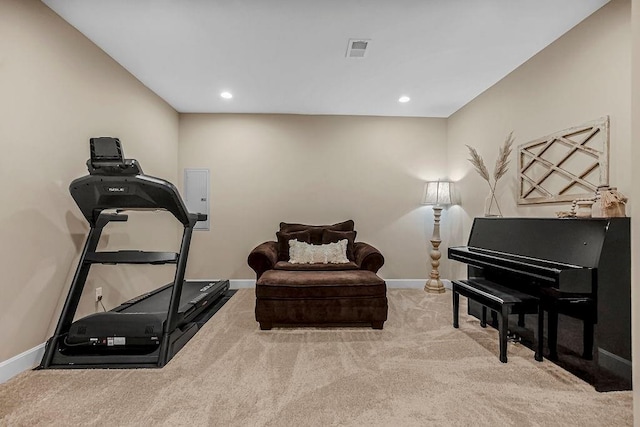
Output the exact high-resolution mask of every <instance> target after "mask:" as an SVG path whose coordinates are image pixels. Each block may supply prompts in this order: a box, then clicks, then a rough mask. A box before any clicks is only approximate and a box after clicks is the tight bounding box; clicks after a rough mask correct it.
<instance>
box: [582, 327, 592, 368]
mask: <svg viewBox="0 0 640 427" xmlns="http://www.w3.org/2000/svg"><path fill="white" fill-rule="evenodd" d="M582 333H583V336H582V358H583V359H586V360H592V359H593V322H591V321H590V320H585V321H584V325H583V332H582Z"/></svg>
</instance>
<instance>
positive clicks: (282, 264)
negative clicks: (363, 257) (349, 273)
mask: <svg viewBox="0 0 640 427" xmlns="http://www.w3.org/2000/svg"><path fill="white" fill-rule="evenodd" d="M273 268H274V269H275V270H287V271H339V270H358V269H359V267H358V264H356V263H355V262H353V261H349V262H347V263H344V264H324V263H322V264H320V263H316V264H292V263H290V262H288V261H278V262H277V263H276V264H275V265H274V266H273Z"/></svg>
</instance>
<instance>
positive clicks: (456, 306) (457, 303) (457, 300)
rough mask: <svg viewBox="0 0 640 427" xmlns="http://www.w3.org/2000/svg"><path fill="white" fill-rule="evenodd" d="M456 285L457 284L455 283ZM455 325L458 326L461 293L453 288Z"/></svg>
mask: <svg viewBox="0 0 640 427" xmlns="http://www.w3.org/2000/svg"><path fill="white" fill-rule="evenodd" d="M454 286H455V285H454ZM452 294H453V327H454V328H457V327H458V326H459V325H458V309H459V308H460V294H459V293H458V292H457V291H456V290H455V288H454V289H453V292H452Z"/></svg>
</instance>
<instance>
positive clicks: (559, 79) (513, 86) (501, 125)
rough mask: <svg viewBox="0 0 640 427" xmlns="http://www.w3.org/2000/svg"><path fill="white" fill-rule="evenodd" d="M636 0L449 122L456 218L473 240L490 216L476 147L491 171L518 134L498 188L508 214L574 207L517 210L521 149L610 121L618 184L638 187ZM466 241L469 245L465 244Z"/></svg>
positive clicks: (575, 32)
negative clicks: (478, 222)
mask: <svg viewBox="0 0 640 427" xmlns="http://www.w3.org/2000/svg"><path fill="white" fill-rule="evenodd" d="M629 12H630V2H629V1H627V0H615V1H612V2H611V3H609V4H607V5H606V6H604V7H603V8H602V9H600V10H599V11H597V12H596V13H595V14H593V15H592V16H591V17H589V18H588V19H586V20H585V21H584V22H582V23H580V24H579V25H578V26H576V27H575V28H573V29H572V30H571V31H570V32H568V33H567V34H565V35H564V36H563V37H561V38H560V39H558V40H557V41H556V42H555V43H553V44H552V45H551V46H549V47H547V48H546V49H544V50H543V51H541V52H540V53H538V54H537V55H536V56H534V57H533V58H532V59H530V60H529V61H527V62H526V63H525V64H523V65H522V66H520V67H519V68H518V69H517V70H515V71H514V72H512V73H511V74H509V75H508V76H507V77H505V78H504V79H503V80H501V81H500V82H498V83H497V84H496V85H494V86H493V87H491V88H490V89H488V90H487V91H485V92H484V93H483V94H481V95H480V96H478V97H477V98H476V99H474V100H473V101H472V102H470V103H469V104H467V105H466V106H465V107H463V108H462V109H460V110H459V111H457V112H456V113H455V114H453V115H452V116H451V117H449V119H448V121H447V132H448V140H447V142H448V150H449V151H448V153H449V154H448V157H449V168H450V174H451V175H452V177H453V178H455V179H459V180H460V183H461V186H460V187H461V189H462V198H463V208H464V213H463V214H462V215H460V217H459V218H456V220H457V221H458V222H459V223H461V224H462V228H463V230H464V231H463V232H462V234H461V236H467V235H468V232H469V230H470V225H471V221H472V218H473V217H474V216H479V215H482V214H483V207H484V197H485V196H486V194H487V192H488V190H487V184H486V182H485V181H483V180H482V179H481V178H480V177H479V176H478V175H477V173H476V172H475V171H474V170H473V169H472V166H471V164H470V163H469V162H468V161H467V159H468V152H467V148H466V147H465V144H469V145H471V146H473V147H475V148H476V149H477V150H478V152H479V153H480V154H481V155H482V156H483V157H484V159H485V161H486V162H487V165H488V167H489V168H490V170H493V165H494V164H495V160H496V158H497V155H498V148H499V147H500V146H501V145H502V143H503V141H504V139H505V137H506V136H507V135H508V133H509V132H510V131H512V130H513V131H514V136H515V138H516V142H515V144H514V151H513V153H512V155H511V164H510V168H509V172H508V173H507V175H506V176H505V177H504V178H502V180H501V181H500V183H499V185H498V197H499V201H500V205H501V208H502V210H503V214H504V215H505V216H543V217H546V216H554V215H555V212H556V211H559V210H568V209H569V208H570V204H560V205H557V204H555V205H533V206H531V205H530V206H528V207H519V206H517V198H518V197H517V193H518V187H517V185H518V184H517V178H516V175H517V174H516V172H517V163H516V162H517V158H516V152H517V145H520V144H523V143H526V142H528V141H531V140H534V139H536V138H539V137H543V136H545V135H548V134H550V133H553V132H555V131H559V130H562V129H566V128H569V127H572V126H577V125H580V124H582V123H584V122H587V121H590V120H594V119H597V118H599V117H603V116H606V115H609V116H610V126H611V130H610V182H611V184H612V185H613V186H617V187H618V189H619V190H620V191H621V192H623V193H624V194H626V195H629V194H630V192H631V190H632V180H631V171H632V167H631V166H632V162H631V116H630V114H631V113H630V105H631V97H630V96H629V87H630V84H631V73H630V66H631V63H630V55H629V52H630V47H631V46H630V40H631V38H630V32H631V26H630V18H629V15H630V13H629ZM459 243H463V242H462V241H460V242H459Z"/></svg>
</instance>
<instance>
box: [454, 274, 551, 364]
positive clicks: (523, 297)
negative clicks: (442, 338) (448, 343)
mask: <svg viewBox="0 0 640 427" xmlns="http://www.w3.org/2000/svg"><path fill="white" fill-rule="evenodd" d="M451 287H452V291H453V292H452V293H453V327H454V328H458V326H459V325H458V310H459V308H460V295H462V296H465V297H467V298H468V299H470V300H473V301H475V302H477V303H478V304H480V305H482V326H483V327H484V326H485V325H486V309H487V308H489V309H491V310H494V311H495V312H496V313H497V314H498V335H499V337H500V361H501V362H502V363H507V331H508V329H509V313H510V312H511V311H516V312H518V313H536V312H537V313H538V332H537V335H536V352H535V359H536V360H537V361H538V362H541V361H542V342H543V329H544V311H543V309H542V304H540V300H539V299H538V298H536V297H534V296H533V295H529V294H525V293H523V292H518V291H517V290H515V289H510V288H507V287H505V286H501V285H499V284H497V283H494V282H491V281H489V280H485V279H469V280H453V281H452V282H451Z"/></svg>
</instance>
